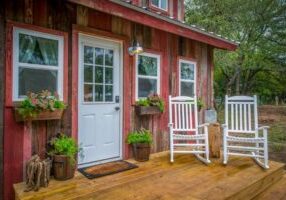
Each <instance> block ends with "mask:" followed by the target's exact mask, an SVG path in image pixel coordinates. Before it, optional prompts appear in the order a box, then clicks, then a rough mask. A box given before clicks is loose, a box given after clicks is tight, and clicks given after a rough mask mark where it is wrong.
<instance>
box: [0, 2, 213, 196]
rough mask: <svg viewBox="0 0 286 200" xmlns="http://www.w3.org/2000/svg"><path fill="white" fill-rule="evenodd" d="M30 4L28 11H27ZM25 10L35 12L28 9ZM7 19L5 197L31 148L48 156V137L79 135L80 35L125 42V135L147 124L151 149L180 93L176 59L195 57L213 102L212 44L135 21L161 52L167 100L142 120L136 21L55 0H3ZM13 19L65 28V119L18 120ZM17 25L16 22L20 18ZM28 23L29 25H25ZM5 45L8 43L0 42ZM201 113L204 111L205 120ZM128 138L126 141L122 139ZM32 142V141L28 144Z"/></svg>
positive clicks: (163, 134)
mask: <svg viewBox="0 0 286 200" xmlns="http://www.w3.org/2000/svg"><path fill="white" fill-rule="evenodd" d="M29 9H30V10H29ZM27 10H29V11H31V12H27ZM5 11H6V12H5V13H6V16H5V18H6V20H11V21H10V23H6V37H7V38H6V42H5V46H6V50H7V51H6V63H5V66H6V83H9V84H6V90H5V100H6V102H5V108H4V121H5V126H4V138H5V140H4V188H5V189H4V197H5V198H4V199H5V200H6V199H13V189H12V184H13V183H16V182H20V181H22V180H23V176H24V173H23V171H24V163H25V161H27V159H29V156H30V155H31V154H33V153H40V154H41V155H42V156H44V153H45V145H46V142H47V139H48V138H49V137H51V136H53V135H54V134H56V133H57V132H59V131H63V132H65V133H66V134H69V135H72V136H73V137H75V138H77V88H78V85H77V71H78V70H77V67H78V66H77V60H78V58H77V34H78V33H79V32H85V33H90V34H95V35H98V36H105V37H112V38H117V39H120V40H122V41H123V42H124V58H123V59H124V80H125V82H124V83H123V85H124V86H123V87H124V95H125V96H124V108H123V109H124V119H123V121H124V128H123V133H124V135H125V136H126V135H127V134H128V132H129V131H130V130H133V129H136V128H140V127H141V126H144V127H146V128H149V129H150V130H151V131H152V132H153V137H154V145H153V149H152V152H159V151H163V150H167V149H168V146H169V136H168V128H167V123H168V110H167V108H168V103H167V100H168V95H169V94H172V95H177V94H178V90H179V88H178V77H179V76H178V58H179V57H184V58H187V59H193V60H196V61H197V68H198V69H197V81H198V84H197V94H198V96H200V97H202V99H203V101H205V103H206V104H207V106H212V102H213V99H212V76H213V74H212V71H213V65H212V61H211V59H212V47H210V46H208V45H206V44H203V43H200V42H196V41H194V40H190V39H186V38H183V37H180V36H177V35H174V34H171V33H167V32H164V31H161V30H158V29H155V28H150V27H147V26H143V25H140V24H137V25H136V36H137V39H138V40H139V42H140V43H141V44H142V45H143V47H144V49H146V51H149V52H155V53H158V54H160V55H161V61H162V63H161V64H162V67H161V83H160V84H161V94H160V95H161V96H162V97H163V98H164V100H165V102H166V112H165V113H164V114H162V115H160V116H154V117H149V118H144V119H143V120H142V119H139V117H138V116H136V114H135V112H134V106H133V105H134V103H135V88H134V85H135V84H134V83H135V66H134V63H135V60H134V57H132V56H129V55H128V53H127V48H128V46H129V45H130V44H131V41H132V40H133V39H134V35H135V33H134V30H135V29H134V26H135V24H134V22H131V21H128V20H126V19H122V18H120V17H115V16H112V15H109V14H105V13H102V12H99V11H95V10H91V9H88V8H86V7H82V6H79V5H75V4H72V3H67V2H65V1H56V0H50V1H47V0H41V1H35V0H34V1H33V0H9V1H5ZM14 22H20V23H25V24H30V25H33V26H34V25H36V26H38V27H39V28H40V29H41V27H42V28H45V29H50V30H54V31H61V32H64V33H66V35H67V37H68V47H67V48H66V49H65V53H66V54H67V55H66V58H67V61H66V62H67V72H66V76H67V78H68V83H67V85H68V86H67V87H66V94H67V99H66V100H67V102H68V104H69V105H70V106H69V107H68V109H67V111H66V112H65V115H64V117H63V119H62V120H61V121H49V122H33V123H32V124H26V125H24V124H23V123H16V122H15V121H14V116H13V103H12V101H11V95H12V87H13V86H12V84H10V83H11V78H12V74H11V70H9V69H11V67H12V64H11V60H12V59H11V57H12V49H11V47H12V43H11V42H12V38H11V35H12V34H11V31H12V25H13V24H15V23H14ZM16 24H17V23H16ZM27 27H29V25H27ZM0 45H4V44H0ZM202 119H203V116H202V115H201V120H202ZM123 141H124V140H123ZM29 143H32V146H31V147H29ZM130 155H131V154H130V150H129V148H128V145H126V144H124V158H128V157H129V156H130Z"/></svg>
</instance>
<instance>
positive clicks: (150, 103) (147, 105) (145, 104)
mask: <svg viewBox="0 0 286 200" xmlns="http://www.w3.org/2000/svg"><path fill="white" fill-rule="evenodd" d="M135 109H136V112H137V114H139V115H155V114H161V113H163V112H164V109H165V103H164V100H163V99H162V98H160V96H159V95H158V94H152V95H150V96H148V97H147V98H145V99H139V100H138V101H136V107H135Z"/></svg>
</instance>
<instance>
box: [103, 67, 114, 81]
mask: <svg viewBox="0 0 286 200" xmlns="http://www.w3.org/2000/svg"><path fill="white" fill-rule="evenodd" d="M105 83H109V84H112V83H113V69H112V68H107V67H106V68H105Z"/></svg>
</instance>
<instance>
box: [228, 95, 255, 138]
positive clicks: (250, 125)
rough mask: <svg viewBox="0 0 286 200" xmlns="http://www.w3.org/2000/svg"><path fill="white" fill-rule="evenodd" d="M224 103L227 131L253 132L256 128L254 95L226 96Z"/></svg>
mask: <svg viewBox="0 0 286 200" xmlns="http://www.w3.org/2000/svg"><path fill="white" fill-rule="evenodd" d="M225 105H226V106H225V124H226V125H227V127H228V132H234V133H255V130H256V129H257V128H258V119H257V97H256V96H253V97H247V96H233V97H228V96H226V98H225Z"/></svg>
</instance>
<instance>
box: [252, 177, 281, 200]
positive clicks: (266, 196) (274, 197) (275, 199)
mask: <svg viewBox="0 0 286 200" xmlns="http://www.w3.org/2000/svg"><path fill="white" fill-rule="evenodd" d="M285 199H286V172H284V175H283V177H282V179H280V180H279V181H277V182H276V183H275V184H273V185H272V186H271V187H269V188H268V189H267V190H265V191H263V192H262V193H261V194H259V195H258V196H256V197H255V198H254V199H253V200H285Z"/></svg>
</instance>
